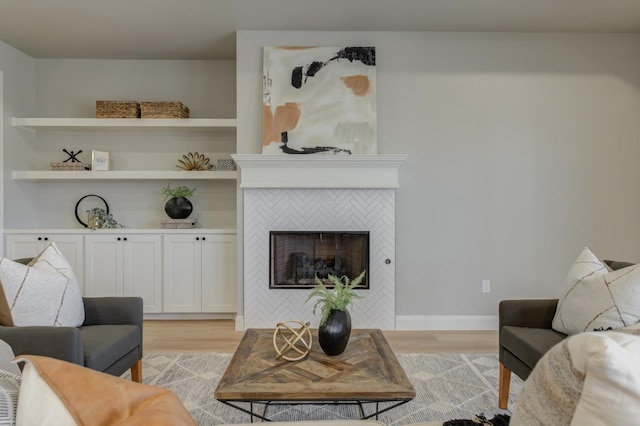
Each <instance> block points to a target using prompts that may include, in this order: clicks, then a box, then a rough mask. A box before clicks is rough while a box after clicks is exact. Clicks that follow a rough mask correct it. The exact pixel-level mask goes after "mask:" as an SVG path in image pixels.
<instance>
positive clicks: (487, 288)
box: [482, 280, 491, 293]
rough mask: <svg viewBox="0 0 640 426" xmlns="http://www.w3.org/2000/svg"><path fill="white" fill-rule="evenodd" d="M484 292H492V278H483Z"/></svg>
mask: <svg viewBox="0 0 640 426" xmlns="http://www.w3.org/2000/svg"><path fill="white" fill-rule="evenodd" d="M482 292H483V293H491V281H490V280H482Z"/></svg>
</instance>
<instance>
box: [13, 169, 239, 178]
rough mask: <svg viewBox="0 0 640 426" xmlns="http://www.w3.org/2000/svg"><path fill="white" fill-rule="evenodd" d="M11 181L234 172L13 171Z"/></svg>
mask: <svg viewBox="0 0 640 426" xmlns="http://www.w3.org/2000/svg"><path fill="white" fill-rule="evenodd" d="M11 177H12V178H13V180H30V181H37V180H38V181H39V180H79V181H80V180H203V179H221V180H225V179H226V180H234V179H236V178H237V172H236V171H228V172H227V171H166V170H130V171H125V170H114V171H68V172H67V171H55V172H54V171H48V170H47V171H44V170H33V171H29V170H27V171H23V170H14V171H13V172H12V176H11Z"/></svg>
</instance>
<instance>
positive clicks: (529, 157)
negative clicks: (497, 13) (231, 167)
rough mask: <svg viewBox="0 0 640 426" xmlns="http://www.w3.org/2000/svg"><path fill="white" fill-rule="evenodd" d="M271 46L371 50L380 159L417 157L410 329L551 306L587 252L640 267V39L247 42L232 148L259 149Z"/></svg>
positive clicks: (356, 35) (406, 289) (406, 228)
mask: <svg viewBox="0 0 640 426" xmlns="http://www.w3.org/2000/svg"><path fill="white" fill-rule="evenodd" d="M265 45H298V46H300V45H309V46H312V45H334V46H347V45H363V46H364V45H367V46H369V45H373V46H376V54H377V94H378V95H377V99H378V152H379V153H385V154H386V153H406V154H408V155H409V159H408V162H407V164H406V165H405V166H404V167H403V168H402V169H401V171H400V179H401V182H400V185H401V186H400V188H399V189H398V191H397V224H398V225H397V243H398V244H397V256H396V258H397V265H396V266H397V269H396V270H397V274H396V278H397V313H398V314H399V315H400V316H401V317H405V318H406V319H407V321H406V322H407V323H408V322H410V321H409V319H411V320H412V321H413V324H418V325H421V326H423V327H426V328H430V326H432V325H434V324H436V323H438V321H439V320H441V319H442V318H444V319H445V320H446V319H447V318H449V319H451V321H450V324H453V323H454V322H453V320H454V319H455V318H454V317H455V316H466V317H465V318H467V319H468V320H469V321H471V322H472V321H473V320H474V319H475V318H484V317H487V316H488V317H492V316H495V315H496V313H497V305H498V302H499V301H500V300H501V299H506V298H522V297H557V296H558V294H559V291H560V287H561V284H562V281H563V279H564V277H565V275H566V273H567V271H568V269H569V267H570V265H571V264H572V263H573V261H574V259H575V257H576V256H577V255H578V253H579V251H580V250H581V248H582V247H584V246H589V247H590V248H591V249H592V250H593V251H594V252H595V253H596V254H597V255H600V256H601V257H604V258H615V259H621V260H628V261H640V245H638V243H637V240H638V235H640V220H639V219H638V218H639V217H640V191H638V190H637V185H638V182H640V168H639V167H637V166H636V163H637V161H638V159H640V143H638V140H639V138H640V120H639V119H638V117H640V55H638V52H639V51H640V35H637V34H626V35H625V34H615V35H614V34H610V35H606V34H605V35H587V34H519V33H430V32H265V31H240V32H238V34H237V65H236V66H237V102H238V105H237V118H238V152H239V153H259V152H260V151H261V147H260V141H261V125H262V123H261V121H262V119H261V93H262V92H261V90H262V86H261V75H262V49H261V47H262V46H265ZM483 279H490V280H491V287H492V291H491V293H489V294H482V293H481V281H482V280H483ZM399 319H400V322H399V327H401V322H402V318H399ZM469 321H467V323H466V325H465V327H466V328H473V324H472V323H469ZM443 328H447V327H446V326H444V327H443Z"/></svg>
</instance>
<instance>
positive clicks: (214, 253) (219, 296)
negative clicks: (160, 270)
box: [163, 233, 236, 313]
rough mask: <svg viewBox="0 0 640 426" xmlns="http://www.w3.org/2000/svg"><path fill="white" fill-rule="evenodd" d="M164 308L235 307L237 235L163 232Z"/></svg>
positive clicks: (210, 310)
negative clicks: (167, 233) (168, 233)
mask: <svg viewBox="0 0 640 426" xmlns="http://www.w3.org/2000/svg"><path fill="white" fill-rule="evenodd" d="M163 246H164V262H163V263H164V292H163V293H164V304H163V308H164V309H163V310H164V312H185V313H187V312H207V313H227V312H235V311H236V235H235V234H224V233H223V234H215V233H202V234H172V235H165V236H164V243H163Z"/></svg>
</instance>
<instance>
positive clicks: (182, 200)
mask: <svg viewBox="0 0 640 426" xmlns="http://www.w3.org/2000/svg"><path fill="white" fill-rule="evenodd" d="M195 190H196V188H193V189H191V188H187V187H186V186H176V187H175V188H172V187H171V184H168V185H167V186H166V187H164V188H162V195H164V201H165V204H164V211H165V212H166V213H167V215H168V216H169V217H170V218H171V219H186V218H188V217H189V215H190V214H191V212H192V211H193V204H191V201H189V197H191V196H192V195H193V193H194V192H195Z"/></svg>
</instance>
